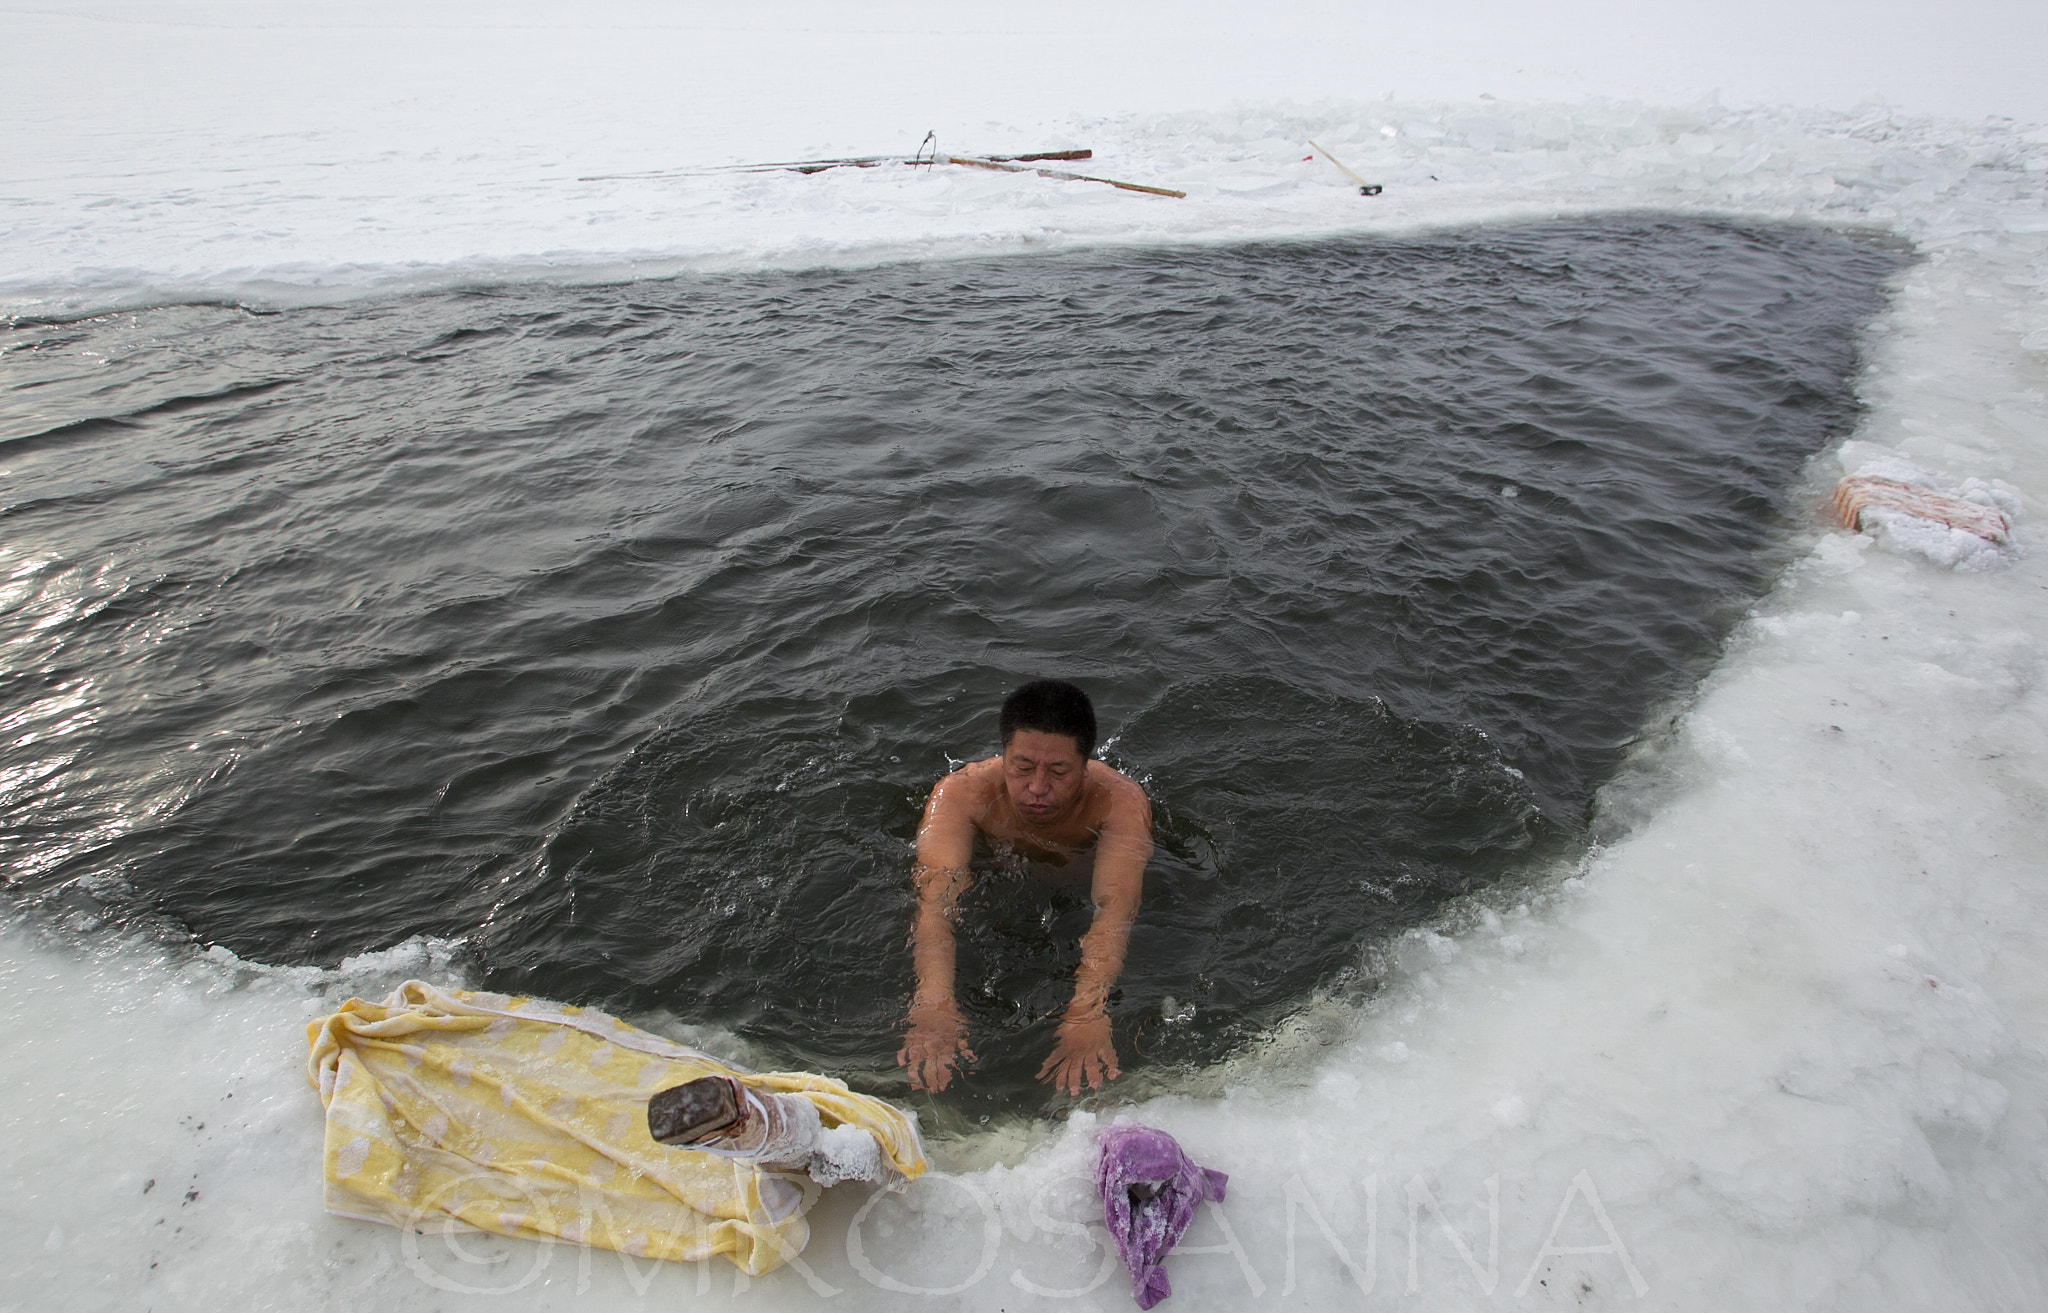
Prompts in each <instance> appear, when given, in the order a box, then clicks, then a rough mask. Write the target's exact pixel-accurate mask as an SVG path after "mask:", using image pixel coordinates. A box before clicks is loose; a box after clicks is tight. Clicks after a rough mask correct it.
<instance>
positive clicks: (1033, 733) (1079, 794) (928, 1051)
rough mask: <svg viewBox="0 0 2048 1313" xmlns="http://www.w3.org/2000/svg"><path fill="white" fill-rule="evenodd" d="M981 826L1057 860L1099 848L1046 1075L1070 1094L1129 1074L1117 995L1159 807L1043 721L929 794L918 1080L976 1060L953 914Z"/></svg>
mask: <svg viewBox="0 0 2048 1313" xmlns="http://www.w3.org/2000/svg"><path fill="white" fill-rule="evenodd" d="M1091 722H1092V716H1091ZM1089 732H1090V733H1091V734H1092V732H1093V726H1092V723H1091V725H1090V727H1089ZM977 836H979V837H980V838H982V839H983V840H984V841H986V842H987V843H988V844H990V846H992V847H994V848H996V849H998V850H999V851H1000V850H1003V849H1008V850H1009V851H1012V852H1014V853H1016V854H1018V855H1019V856H1022V857H1026V858H1030V859H1036V860H1041V861H1050V862H1053V863H1058V864H1066V863H1068V862H1069V859H1071V858H1073V857H1075V856H1078V855H1080V854H1083V853H1088V852H1090V851H1091V850H1092V854H1093V858H1094V861H1093V868H1094V869H1093V870H1092V872H1090V873H1089V880H1090V893H1091V896H1092V899H1093V901H1094V904H1095V918H1094V922H1093V924H1091V925H1090V927H1089V929H1088V933H1087V934H1085V935H1083V936H1082V937H1081V964H1080V966H1079V967H1078V968H1077V969H1076V970H1075V972H1074V995H1073V999H1072V1001H1070V1002H1069V1003H1068V1004H1067V1007H1066V1009H1065V1011H1064V1013H1063V1014H1062V1016H1061V1018H1060V1024H1059V1037H1058V1040H1057V1042H1056V1043H1055V1044H1054V1045H1053V1050H1052V1053H1051V1055H1050V1056H1048V1057H1047V1058H1046V1060H1045V1063H1044V1065H1043V1066H1041V1067H1040V1068H1039V1071H1038V1078H1039V1079H1040V1080H1045V1081H1050V1082H1051V1083H1052V1085H1053V1086H1054V1087H1055V1088H1056V1089H1058V1090H1060V1091H1061V1092H1063V1093H1066V1094H1079V1093H1080V1092H1081V1091H1082V1089H1083V1088H1084V1087H1085V1088H1087V1089H1100V1088H1101V1087H1102V1086H1103V1084H1104V1083H1105V1082H1107V1081H1111V1080H1115V1079H1116V1077H1117V1076H1118V1075H1119V1074H1120V1071H1119V1068H1118V1066H1117V1058H1116V1048H1115V1046H1114V1044H1112V1043H1111V1040H1110V1026H1109V1013H1108V1001H1109V993H1110V990H1111V989H1112V988H1113V987H1114V986H1115V984H1116V979H1117V976H1118V974H1119V973H1120V972H1121V971H1122V970H1123V964H1124V949H1125V947H1126V946H1127V945H1128V944H1129V942H1130V935H1131V923H1132V921H1133V920H1135V919H1136V917H1137V915H1138V903H1139V900H1140V897H1141V895H1142V893H1143V889H1144V881H1145V863H1146V862H1147V861H1148V860H1149V859H1150V858H1151V856H1152V806H1151V803H1150V802H1148V801H1147V800H1146V798H1145V791H1144V790H1143V789H1141V788H1139V787H1138V785H1137V784H1136V783H1135V782H1134V781H1132V780H1131V779H1129V778H1128V777H1126V776H1124V775H1123V774H1121V773H1119V772H1117V771H1115V770H1112V769H1111V768H1110V767H1108V766H1105V765H1103V764H1102V763H1101V762H1099V761H1090V760H1089V759H1087V758H1086V757H1084V756H1083V755H1082V753H1081V751H1080V746H1079V744H1078V743H1077V742H1076V740H1075V739H1074V738H1073V737H1072V736H1071V735H1067V734H1055V733H1049V732H1047V731H1044V730H1035V729H1019V730H1016V731H1015V732H1014V733H1013V734H1012V735H1011V736H1010V738H1009V740H1008V742H1006V743H1005V744H1004V745H1003V753H1002V755H1001V756H999V757H990V758H988V759H987V760H985V761H977V762H971V763H969V764H968V765H966V766H963V767H961V768H960V769H959V770H957V771H954V772H953V773H952V774H951V775H948V776H947V777H946V778H945V779H943V780H941V781H939V783H938V784H937V786H935V787H934V788H933V789H932V796H931V800H930V801H929V802H928V803H926V804H925V810H924V820H923V821H922V823H920V825H919V826H918V831H917V861H916V864H915V865H914V866H913V867H912V869H911V881H912V883H913V885H914V886H915V888H916V891H917V919H916V922H915V925H914V928H913V931H912V946H913V955H914V957H915V960H916V965H917V993H916V995H915V996H914V997H913V998H912V1000H911V1005H910V1029H909V1033H908V1035H907V1036H906V1037H905V1039H904V1042H903V1048H902V1051H901V1052H899V1053H898V1054H897V1055H896V1061H897V1064H898V1065H899V1066H903V1067H907V1068H909V1070H910V1085H911V1088H912V1089H918V1090H943V1089H945V1088H946V1086H947V1085H949V1084H951V1083H952V1080H953V1077H954V1075H955V1067H956V1066H957V1064H959V1063H960V1062H962V1061H969V1062H971V1061H973V1060H974V1053H973V1051H972V1050H971V1049H969V1048H968V1046H967V1023H966V1020H965V1018H963V1017H962V1016H961V1015H960V1009H959V1006H958V1005H957V1004H956V1002H955V1001H954V997H953V918H954V914H955V912H956V910H957V908H958V906H959V902H960V897H961V895H962V894H963V893H964V892H965V891H966V889H967V886H968V885H969V883H971V881H972V876H971V874H970V873H969V869H968V867H969V863H970V862H971V861H972V859H973V855H974V841H975V839H976V837H977ZM1079 865H1081V866H1084V867H1085V866H1086V865H1087V863H1080V864H1079ZM1077 874H1078V872H1077Z"/></svg>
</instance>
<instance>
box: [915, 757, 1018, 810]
mask: <svg viewBox="0 0 2048 1313" xmlns="http://www.w3.org/2000/svg"><path fill="white" fill-rule="evenodd" d="M1002 788H1003V759H1002V758H1001V757H984V758H982V759H981V760H980V761H970V762H968V763H967V764H966V765H965V766H962V767H960V768H959V769H958V770H956V771H954V772H953V773H952V774H950V775H947V776H946V777H945V778H943V779H941V780H940V781H939V782H938V783H937V784H934V785H933V786H932V801H931V805H932V806H934V807H945V808H948V809H951V808H955V807H960V808H966V809H967V810H969V811H974V812H979V811H980V810H981V809H982V808H983V807H984V806H985V805H987V803H988V802H989V801H990V800H992V799H993V798H994V797H995V796H996V795H997V794H998V793H1000V792H1001V791H1002Z"/></svg>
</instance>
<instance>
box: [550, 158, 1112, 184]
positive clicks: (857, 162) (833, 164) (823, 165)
mask: <svg viewBox="0 0 2048 1313" xmlns="http://www.w3.org/2000/svg"><path fill="white" fill-rule="evenodd" d="M985 158H987V159H990V160H998V161H1002V162H1005V163H1008V162H1013V161H1014V162H1020V163H1021V162H1023V161H1027V160H1087V159H1093V158H1095V152H1094V151H1092V150H1041V151H1034V152H1033V153H1031V154H1029V155H989V156H986V157H985ZM936 163H938V160H936V159H934V158H933V157H932V156H930V155H924V156H917V155H850V156H847V157H845V158H843V159H830V160H776V161H772V162H770V163H767V164H707V165H704V166H702V167H700V168H694V169H656V170H654V171H652V172H648V173H596V174H592V175H590V176H589V177H587V178H578V179H577V180H576V181H578V182H617V181H620V180H622V179H631V178H696V177H708V176H710V175H712V174H718V173H780V172H783V171H784V170H787V171H788V172H791V173H823V172H824V171H825V170H827V169H872V168H874V167H875V166H876V165H878V164H922V165H931V164H936Z"/></svg>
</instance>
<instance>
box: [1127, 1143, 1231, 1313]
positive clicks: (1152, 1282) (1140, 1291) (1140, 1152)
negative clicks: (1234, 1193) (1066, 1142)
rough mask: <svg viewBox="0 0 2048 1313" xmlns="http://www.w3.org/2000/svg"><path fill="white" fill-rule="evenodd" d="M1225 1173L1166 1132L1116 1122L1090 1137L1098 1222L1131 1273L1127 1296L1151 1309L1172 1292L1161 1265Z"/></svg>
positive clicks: (1218, 1192)
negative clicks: (1199, 1161) (1196, 1158)
mask: <svg viewBox="0 0 2048 1313" xmlns="http://www.w3.org/2000/svg"><path fill="white" fill-rule="evenodd" d="M1229 1180H1230V1178H1229V1177H1228V1176H1225V1175H1224V1174H1223V1173H1222V1172H1212V1171H1210V1170H1209V1169H1208V1168H1206V1167H1197V1166H1195V1165H1194V1164H1193V1163H1192V1162H1189V1161H1188V1156H1187V1155H1186V1154H1184V1153H1182V1152H1181V1151H1180V1145H1178V1144H1176V1143H1174V1139H1173V1137H1172V1136H1171V1135H1168V1134H1167V1133H1166V1132H1165V1131H1156V1130H1153V1129H1152V1128H1151V1127H1150V1126H1139V1125H1137V1124H1136V1123H1135V1122H1118V1123H1117V1124H1116V1125H1114V1126H1111V1127H1109V1128H1108V1129H1106V1130H1104V1131H1103V1132H1102V1134H1101V1135H1100V1136H1098V1137H1097V1138H1096V1141H1095V1188H1096V1190H1097V1191H1098V1192H1099V1193H1100V1194H1101V1195H1102V1221H1103V1224H1104V1225H1106V1226H1107V1227H1109V1234H1110V1238H1111V1239H1113V1240H1115V1241H1116V1248H1117V1252H1118V1253H1119V1254H1122V1255H1123V1260H1124V1267H1125V1268H1127V1269H1129V1271H1130V1274H1131V1298H1133V1299H1135V1300H1137V1301H1138V1307H1139V1308H1151V1307H1152V1306H1153V1305H1154V1304H1157V1303H1158V1302H1159V1301H1160V1300H1162V1299H1165V1298H1166V1297H1167V1296H1168V1295H1171V1294H1172V1293H1173V1285H1172V1283H1170V1282H1169V1281H1167V1279H1166V1273H1165V1272H1164V1271H1162V1270H1161V1269H1160V1266H1159V1265H1160V1264H1161V1263H1163V1262H1165V1261H1166V1251H1167V1250H1169V1249H1172V1248H1173V1247H1174V1245H1176V1244H1178V1243H1179V1242H1180V1238H1181V1234H1182V1233H1183V1232H1185V1231H1186V1230H1187V1229H1188V1223H1189V1222H1191V1221H1193V1220H1194V1217H1195V1205H1196V1204H1199V1203H1201V1202H1202V1201H1204V1200H1207V1199H1218V1200H1220V1199H1221V1198H1223V1187H1224V1186H1225V1185H1226V1184H1227V1183H1228V1182H1229Z"/></svg>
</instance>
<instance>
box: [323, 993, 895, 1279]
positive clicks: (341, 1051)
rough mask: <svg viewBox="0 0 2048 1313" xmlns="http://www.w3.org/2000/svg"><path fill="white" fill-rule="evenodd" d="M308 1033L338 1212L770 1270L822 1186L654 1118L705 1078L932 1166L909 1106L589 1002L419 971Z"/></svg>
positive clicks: (889, 1156)
mask: <svg viewBox="0 0 2048 1313" xmlns="http://www.w3.org/2000/svg"><path fill="white" fill-rule="evenodd" d="M306 1040H307V1043H308V1045H309V1046H310V1048H311V1053H310V1055H309V1056H308V1059H307V1064H306V1075H307V1079H308V1080H310V1081H311V1082H312V1083H313V1084H314V1085H315V1086H316V1087H317V1088H318V1089H319V1091H320V1098H321V1101H322V1102H323V1103H324V1104H325V1105H326V1107H327V1139H326V1145H325V1148H324V1150H323V1157H324V1162H325V1175H326V1207H327V1211H328V1212H330V1213H335V1214H337V1215H339V1216H343V1217H353V1218H360V1219H363V1220H365V1221H373V1222H386V1223H389V1224H391V1225H394V1226H411V1227H414V1228H415V1229H421V1230H437V1229H443V1228H449V1229H469V1228H475V1229H478V1230H483V1231H491V1232H495V1233H496V1234H499V1235H508V1236H525V1237H529V1238H541V1237H547V1236H554V1237H559V1238H560V1239H563V1240H568V1241H572V1242H575V1243H579V1244H592V1245H597V1246H600V1247H602V1248H605V1249H615V1250H619V1251H620V1252H622V1253H626V1254H630V1255H633V1256H634V1257H636V1258H638V1257H647V1258H667V1259H684V1260H693V1259H701V1258H709V1257H710V1256H711V1255H713V1254H724V1255H725V1256H726V1257H727V1258H729V1259H731V1260H732V1262H733V1263H735V1264H737V1265H738V1266H739V1268H740V1269H741V1270H742V1271H745V1272H747V1273H749V1274H751V1275H756V1276H758V1275H760V1274H761V1273H764V1272H768V1271H771V1270H773V1269H774V1268H776V1267H778V1266H780V1265H781V1264H782V1263H784V1262H787V1261H788V1260H789V1259H791V1258H793V1257H795V1256H796V1255H797V1254H800V1253H801V1252H803V1247H804V1245H805V1243H806V1242H807V1241H808V1239H809V1237H810V1230H809V1226H808V1224H807V1223H806V1222H805V1220H804V1213H805V1211H806V1210H807V1209H808V1208H809V1206H810V1205H811V1204H812V1203H813V1202H815V1201H816V1199H817V1191H816V1190H815V1189H805V1188H804V1187H803V1186H802V1185H800V1184H799V1183H797V1182H795V1181H792V1180H790V1179H789V1178H788V1177H787V1176H785V1175H781V1174H776V1173H773V1172H769V1171H766V1170H763V1169H762V1168H761V1167H759V1166H757V1165H755V1164H753V1163H751V1162H748V1161H745V1160H743V1159H734V1158H731V1157H726V1156H721V1155H717V1154H710V1153H702V1152H698V1151H695V1150H691V1149H678V1148H669V1147H667V1146H665V1145H661V1144H657V1143H655V1142H654V1140H653V1139H652V1138H651V1137H650V1136H649V1135H648V1132H647V1099H648V1096H649V1095H650V1094H652V1093H654V1092H655V1091H656V1090H660V1089H665V1088H667V1087H669V1086H671V1085H679V1084H681V1083H682V1082H684V1081H687V1080H692V1079H695V1078H696V1077H699V1076H705V1075H713V1074H716V1075H725V1076H731V1077H733V1078H734V1079H736V1080H737V1081H739V1082H740V1084H741V1085H742V1086H744V1087H745V1088H746V1089H747V1090H748V1091H749V1092H750V1093H753V1094H755V1095H757V1096H761V1097H763V1098H766V1097H767V1096H771V1095H780V1096H790V1095H798V1096H801V1097H802V1098H803V1099H804V1100H805V1101H806V1102H808V1103H809V1104H810V1106H811V1107H812V1108H813V1109H815V1110H816V1113H817V1116H818V1124H819V1129H820V1131H821V1132H823V1133H825V1134H826V1135H828V1136H831V1137H832V1138H833V1139H835V1140H845V1139H848V1138H851V1137H852V1130H858V1131H864V1132H867V1134H868V1135H869V1136H871V1137H872V1139H873V1141H874V1143H875V1145H876V1148H877V1150H878V1151H879V1155H880V1157H881V1159H882V1160H883V1162H884V1163H885V1164H886V1165H887V1167H888V1168H890V1169H892V1170H893V1171H894V1172H896V1173H898V1174H900V1175H902V1176H903V1177H904V1178H906V1179H909V1178H914V1177H916V1176H918V1175H920V1174H922V1173H923V1171H924V1170H925V1166H926V1164H925V1157H924V1149H923V1146H922V1144H921V1143H920V1141H919V1139H918V1133H917V1124H916V1122H915V1120H914V1119H913V1118H911V1117H910V1116H909V1115H907V1114H905V1113H902V1112H899V1111H898V1110H897V1109H895V1108H892V1107H890V1106H889V1105H888V1104H886V1103H883V1102H882V1101H881V1100H879V1099H872V1098H869V1097H867V1096H866V1095H861V1094H855V1093H852V1092H851V1091H849V1090H848V1089H847V1088H846V1086H845V1084H844V1083H843V1082H841V1081H836V1080H832V1079H829V1078H827V1077H824V1076H810V1075H804V1074H801V1073H787V1072H767V1073H759V1074H756V1073H752V1072H747V1071H744V1070H741V1069H739V1068H735V1067H733V1066H731V1065H729V1064H727V1063H722V1062H719V1061H718V1060H716V1059H714V1058H711V1057H708V1056H706V1055H705V1054H702V1053H699V1052H697V1051H696V1050H694V1049H691V1048H687V1047H685V1046H683V1045H681V1044H676V1043H673V1042H672V1041H669V1040H665V1039H662V1038H660V1037H659V1036H656V1035H650V1034H648V1033H647V1032H645V1031H642V1030H637V1029H635V1028H634V1027H632V1026H630V1025H628V1024H626V1023H625V1022H623V1021H620V1020H618V1019H616V1018H614V1017H610V1016H607V1015H606V1014H604V1013H602V1012H598V1011H594V1010H591V1009H587V1008H576V1007H564V1006H561V1005H559V1004H554V1003H547V1002H543V1001H541V1000H539V999H530V998H507V997H505V996H504V995H502V994H485V993H475V992H471V991H468V990H444V989H438V988H436V987H434V986H432V985H429V984H425V983H423V982H421V981H417V980H413V981H407V982H406V983H405V984H403V985H401V986H399V988H398V989H397V990H396V991H395V992H394V993H393V994H392V995H391V997H390V998H388V999H387V1000H385V1001H384V1002H383V1003H381V1004H378V1003H366V1002H364V1001H363V1000H361V999H351V1000H349V1002H347V1003H346V1004H344V1005H343V1006H342V1008H341V1010H340V1011H339V1012H336V1013H335V1014H334V1015H332V1016H330V1017H327V1018H325V1019H323V1020H320V1021H316V1022H313V1023H312V1024H310V1025H308V1026H307V1027H306ZM774 1102H778V1103H780V1102H784V1100H782V1099H776V1100H774ZM835 1128H852V1130H845V1131H840V1130H836V1129H835Z"/></svg>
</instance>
